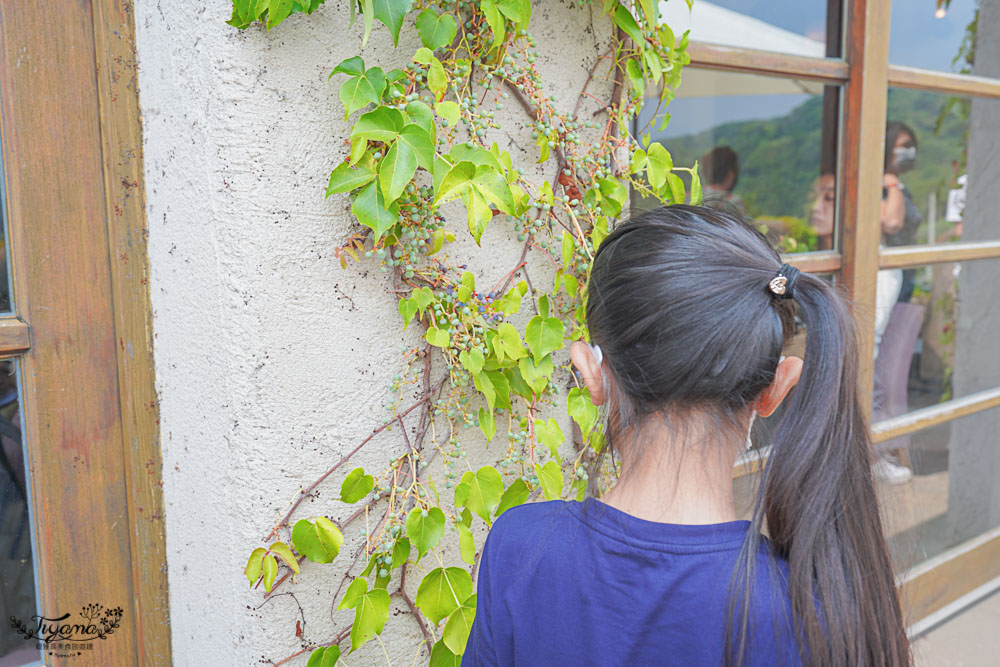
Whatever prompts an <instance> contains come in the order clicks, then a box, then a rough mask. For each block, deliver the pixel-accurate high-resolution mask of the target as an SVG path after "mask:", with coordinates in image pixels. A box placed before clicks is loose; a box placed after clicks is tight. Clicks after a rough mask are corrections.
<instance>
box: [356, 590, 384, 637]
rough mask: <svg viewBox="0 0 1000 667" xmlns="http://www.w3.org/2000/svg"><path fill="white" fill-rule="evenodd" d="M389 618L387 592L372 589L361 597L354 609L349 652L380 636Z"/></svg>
mask: <svg viewBox="0 0 1000 667" xmlns="http://www.w3.org/2000/svg"><path fill="white" fill-rule="evenodd" d="M388 618H389V591H387V590H385V589H384V588H373V589H372V590H370V591H368V592H367V593H365V594H364V596H362V598H361V600H360V601H359V602H358V606H357V607H355V608H354V625H353V626H351V652H352V653H353V652H354V651H356V650H358V649H359V648H361V647H362V646H364V645H365V644H366V643H367V642H368V641H369V640H371V638H372V637H374V636H375V635H380V634H382V629H383V628H385V622H386V620H388Z"/></svg>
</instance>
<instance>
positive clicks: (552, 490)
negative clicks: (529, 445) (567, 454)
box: [536, 461, 563, 500]
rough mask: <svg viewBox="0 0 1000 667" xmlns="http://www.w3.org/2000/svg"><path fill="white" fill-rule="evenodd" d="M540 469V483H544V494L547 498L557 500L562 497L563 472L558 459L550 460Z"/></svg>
mask: <svg viewBox="0 0 1000 667" xmlns="http://www.w3.org/2000/svg"><path fill="white" fill-rule="evenodd" d="M536 470H537V471H538V483H539V484H541V485H542V494H543V495H544V496H545V499H546V500H557V499H558V498H560V497H562V489H563V473H562V468H561V467H560V466H559V462H558V461H549V462H548V463H546V464H545V465H543V466H542V467H541V468H536Z"/></svg>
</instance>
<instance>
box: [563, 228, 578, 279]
mask: <svg viewBox="0 0 1000 667" xmlns="http://www.w3.org/2000/svg"><path fill="white" fill-rule="evenodd" d="M575 252H576V243H575V242H574V241H573V235H572V234H570V233H569V232H567V231H566V230H563V233H562V261H563V267H564V268H567V269H568V268H569V266H570V265H571V264H572V263H573V254H574V253H575Z"/></svg>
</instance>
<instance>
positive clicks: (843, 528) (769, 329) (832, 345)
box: [587, 204, 911, 667]
mask: <svg viewBox="0 0 1000 667" xmlns="http://www.w3.org/2000/svg"><path fill="white" fill-rule="evenodd" d="M780 267H781V258H780V256H779V255H778V253H777V251H775V249H774V248H773V247H771V245H770V244H769V243H768V241H767V239H766V238H765V237H764V236H763V235H762V234H761V233H760V232H759V231H758V230H757V229H755V228H754V227H753V226H752V225H749V224H747V223H745V222H744V221H743V220H740V219H739V218H737V217H735V216H733V215H731V214H728V213H724V212H721V211H716V210H712V209H708V208H704V207H700V206H685V205H680V204H679V205H674V206H666V207H662V208H659V209H655V210H652V211H648V212H646V213H643V214H641V215H638V216H636V217H635V218H634V219H632V220H631V221H629V222H627V223H625V224H623V225H621V226H619V227H618V228H616V229H615V230H614V231H612V232H611V234H609V235H608V237H607V238H606V239H605V240H604V242H603V243H602V244H601V246H600V248H599V249H598V251H597V253H596V254H595V257H594V263H593V267H592V269H591V275H590V281H589V284H588V300H587V325H588V328H589V330H590V335H591V339H592V340H593V341H595V342H597V343H599V344H600V346H601V348H602V349H603V350H604V354H605V367H606V368H608V369H609V370H610V374H611V376H612V377H613V380H614V381H613V382H612V383H611V386H612V391H611V392H610V399H609V401H608V402H609V405H610V406H612V407H609V409H610V410H611V411H612V414H611V415H610V416H609V419H608V427H609V430H608V434H607V443H608V446H609V447H616V448H617V447H618V446H619V445H620V444H621V443H618V435H619V433H626V432H628V430H629V428H630V427H634V426H637V425H639V424H642V423H643V422H644V421H645V420H647V419H651V418H659V419H666V420H668V425H669V421H670V420H671V419H673V420H674V422H675V423H674V424H673V425H677V424H676V421H677V420H678V419H679V417H678V415H683V414H685V411H688V412H691V411H694V412H700V413H705V414H706V416H708V417H710V418H712V419H714V420H715V421H716V423H717V424H719V425H720V426H721V427H722V430H723V433H722V434H721V435H723V436H726V435H727V434H728V435H732V434H736V433H739V432H740V431H741V429H745V428H746V423H747V418H748V417H749V416H750V413H751V407H750V406H751V403H752V402H753V401H755V400H757V398H758V397H759V396H760V394H761V392H763V391H764V390H765V389H766V388H767V387H768V386H769V385H770V384H771V383H772V382H773V381H774V378H775V369H776V367H777V366H778V363H779V357H780V355H781V352H782V348H783V346H784V345H785V344H787V342H788V340H789V339H790V338H791V336H792V334H793V330H794V315H795V313H794V312H793V311H794V310H796V309H797V312H798V315H799V316H801V317H802V319H804V321H805V323H806V327H807V333H806V351H805V359H804V364H803V368H802V377H801V380H800V382H799V384H798V386H797V387H796V388H795V389H794V390H793V391H792V394H791V395H790V400H789V403H788V405H787V407H786V409H785V415H784V418H783V419H782V420H781V422H780V424H779V426H778V429H777V431H776V433H775V438H774V442H773V444H772V449H771V456H770V459H769V462H768V463H767V465H766V466H765V469H764V473H763V478H762V480H761V485H760V487H759V493H758V502H757V503H756V508H755V510H754V522H753V525H754V528H755V530H750V531H748V540H747V543H746V544H744V547H743V553H742V557H741V558H740V560H739V564H738V566H737V567H736V568H735V569H734V572H733V579H732V580H731V588H730V615H729V621H728V627H727V628H726V629H725V636H724V638H723V641H724V642H725V652H724V655H725V658H726V661H727V663H729V664H739V663H740V662H742V660H743V658H744V657H745V656H746V655H747V651H748V650H750V645H751V644H752V643H753V642H752V641H751V638H753V637H754V634H753V630H754V629H755V628H752V627H751V626H753V625H755V624H756V621H755V620H754V616H755V613H751V611H752V610H753V609H757V608H759V606H758V605H755V604H752V603H751V601H752V600H753V599H755V598H756V597H758V595H757V592H755V591H754V590H753V587H754V586H755V585H756V584H755V582H757V580H758V579H757V577H756V576H755V573H754V570H755V567H756V563H757V562H758V560H760V559H759V554H760V550H761V548H765V547H766V548H765V551H769V552H770V553H771V554H772V555H774V556H781V557H783V558H784V559H785V560H787V585H786V586H784V588H786V589H787V591H788V598H790V603H791V610H790V611H791V616H792V618H791V619H789V620H790V625H791V626H792V627H793V628H794V630H795V633H796V640H797V642H796V643H797V645H798V651H799V658H800V661H801V662H803V663H806V664H809V665H820V666H823V667H826V666H830V667H841V666H844V667H846V666H847V665H850V666H851V667H855V666H859V665H865V666H883V665H884V666H888V667H909V665H910V662H911V659H910V654H909V644H908V642H907V639H906V633H905V630H904V628H903V620H902V613H901V610H900V607H899V601H898V597H897V594H896V590H895V587H894V582H893V575H892V564H891V562H890V559H889V552H888V548H887V546H886V543H885V538H884V536H883V534H882V522H881V520H880V518H879V507H878V500H877V498H876V495H875V485H874V481H873V479H872V474H871V461H870V456H871V453H870V452H871V442H870V436H869V431H868V424H867V422H866V419H865V416H864V411H863V410H862V409H861V402H860V399H859V395H858V387H857V375H858V363H859V359H858V350H857V340H856V336H855V330H854V321H853V319H852V317H851V314H850V312H849V310H848V307H847V305H846V304H845V302H844V301H843V300H842V299H841V298H840V296H839V295H838V294H837V293H836V291H835V290H834V289H833V287H831V286H829V285H828V284H827V283H825V282H824V281H823V280H821V279H819V278H816V277H814V276H810V275H807V274H802V275H800V276H799V277H798V280H797V281H796V284H795V286H794V294H793V296H794V298H793V299H776V298H774V297H773V295H772V294H771V293H770V292H768V290H767V285H768V282H769V281H770V280H772V279H773V278H774V277H775V275H776V274H777V272H778V270H779V268H780ZM636 432H637V431H636ZM742 432H744V433H745V431H742ZM724 439H725V438H724V437H723V438H721V439H719V441H720V442H721V441H722V440H724ZM632 446H640V445H639V444H633V445H632ZM606 449H607V448H606ZM765 520H766V528H767V533H768V536H769V538H770V540H769V542H767V545H765V544H764V543H762V538H761V537H760V533H761V530H762V528H763V527H764V523H765ZM774 552H777V553H776V554H775V553H774ZM766 562H769V563H771V566H772V567H773V568H774V569H775V570H779V569H780V567H779V565H778V564H779V563H780V562H781V559H779V558H777V557H775V558H769V559H767V560H766ZM771 581H772V582H775V581H776V579H774V578H772V579H771ZM777 590H778V587H777V586H773V587H772V591H771V593H773V594H777ZM787 606H788V599H785V600H784V601H783V604H782V605H779V606H778V608H785V607H787ZM788 625H789V624H781V623H775V624H771V627H772V628H778V627H779V626H780V627H788ZM776 631H777V630H776ZM759 650H761V649H760V647H759V645H757V646H754V647H753V652H758V651H759ZM793 657H794V656H793ZM775 662H777V660H776V661H775Z"/></svg>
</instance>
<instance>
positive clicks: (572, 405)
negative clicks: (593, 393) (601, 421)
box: [566, 387, 598, 437]
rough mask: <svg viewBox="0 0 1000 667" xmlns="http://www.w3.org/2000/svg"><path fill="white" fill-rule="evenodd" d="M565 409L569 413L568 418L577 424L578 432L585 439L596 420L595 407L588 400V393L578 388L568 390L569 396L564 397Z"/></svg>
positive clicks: (596, 412)
mask: <svg viewBox="0 0 1000 667" xmlns="http://www.w3.org/2000/svg"><path fill="white" fill-rule="evenodd" d="M566 408H567V410H568V411H569V416H570V417H572V418H573V420H574V421H575V422H576V423H577V424H579V426H580V431H581V432H582V433H583V435H584V437H586V436H587V434H588V433H590V431H591V430H592V429H593V428H594V425H595V424H597V418H598V411H597V406H596V405H594V404H593V403H592V402H591V400H590V391H589V390H588V389H586V388H583V389H579V388H578V387H573V388H572V389H570V390H569V395H568V396H567V397H566Z"/></svg>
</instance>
